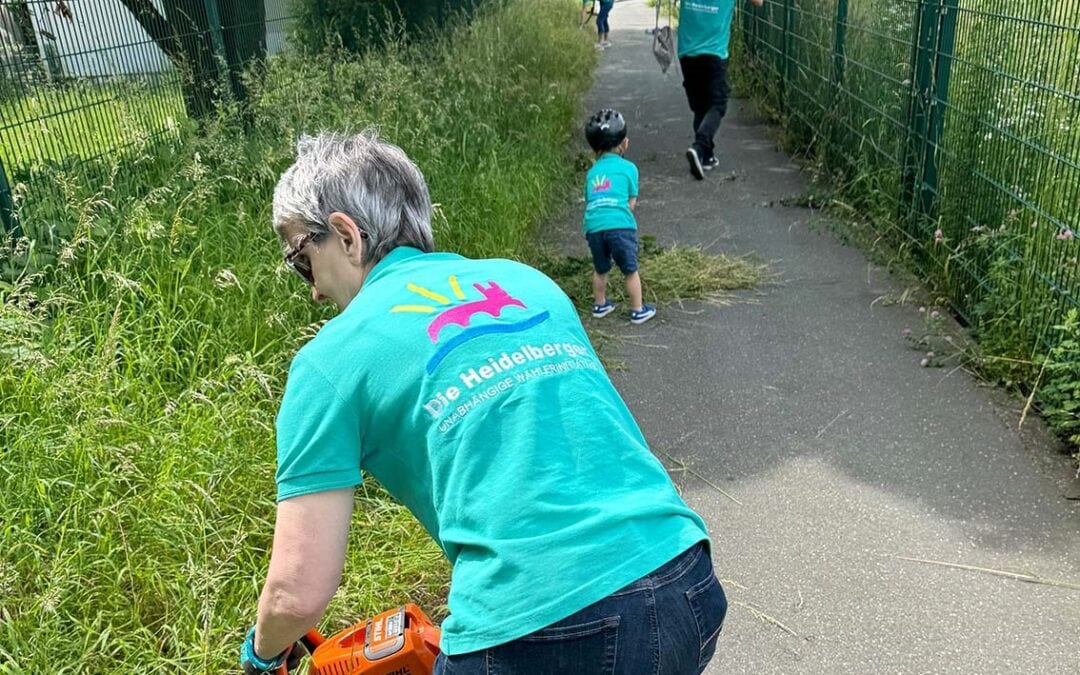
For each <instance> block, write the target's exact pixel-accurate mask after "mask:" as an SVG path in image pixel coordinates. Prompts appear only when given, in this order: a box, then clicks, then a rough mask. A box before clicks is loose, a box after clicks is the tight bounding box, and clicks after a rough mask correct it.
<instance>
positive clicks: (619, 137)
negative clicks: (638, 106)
mask: <svg viewBox="0 0 1080 675" xmlns="http://www.w3.org/2000/svg"><path fill="white" fill-rule="evenodd" d="M624 138H626V120H625V119H623V116H622V114H620V113H619V111H618V110H612V109H610V108H604V109H603V110H601V111H600V112H598V113H596V114H595V115H593V116H592V117H590V118H589V121H588V122H586V123H585V139H586V140H587V141H589V146H590V147H591V148H592V149H593V150H594V151H595V152H604V151H605V150H611V149H612V148H617V147H618V146H619V144H620V143H622V142H623V139H624Z"/></svg>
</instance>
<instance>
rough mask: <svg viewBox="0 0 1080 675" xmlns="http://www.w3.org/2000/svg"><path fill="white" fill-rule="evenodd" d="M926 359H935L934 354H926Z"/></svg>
mask: <svg viewBox="0 0 1080 675" xmlns="http://www.w3.org/2000/svg"><path fill="white" fill-rule="evenodd" d="M926 358H928V359H932V358H934V352H926Z"/></svg>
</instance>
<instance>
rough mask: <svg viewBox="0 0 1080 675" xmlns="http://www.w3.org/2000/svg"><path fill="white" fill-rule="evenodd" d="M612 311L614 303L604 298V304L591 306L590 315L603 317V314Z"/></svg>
mask: <svg viewBox="0 0 1080 675" xmlns="http://www.w3.org/2000/svg"><path fill="white" fill-rule="evenodd" d="M614 311H615V303H614V302H612V301H610V300H606V299H605V300H604V304H602V305H593V306H592V315H593V318H595V319H603V318H604V317H605V316H607V315H608V314H611V313H612V312H614Z"/></svg>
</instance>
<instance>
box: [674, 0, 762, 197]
mask: <svg viewBox="0 0 1080 675" xmlns="http://www.w3.org/2000/svg"><path fill="white" fill-rule="evenodd" d="M747 1H748V2H749V3H750V4H752V5H754V6H755V7H761V6H762V4H764V2H765V0H747ZM679 7H680V9H679V65H680V66H682V72H683V88H685V89H686V99H687V101H688V102H689V103H690V110H691V111H693V113H694V142H693V143H692V144H691V145H690V148H689V149H688V150H687V151H686V159H687V161H689V162H690V173H691V174H693V176H694V178H697V179H698V180H704V179H705V172H706V171H711V170H712V169H714V168H716V166H717V165H719V164H720V160H718V159H717V158H716V154H715V152H714V149H715V145H714V143H713V138H714V137H715V136H716V131H717V130H718V129H719V128H720V120H722V119H723V118H724V114H725V113H726V112H727V101H728V95H729V94H730V93H731V87H730V85H729V84H728V43H729V42H730V41H731V20H732V17H733V16H734V14H735V0H683V2H682V3H681V4H680V6H679Z"/></svg>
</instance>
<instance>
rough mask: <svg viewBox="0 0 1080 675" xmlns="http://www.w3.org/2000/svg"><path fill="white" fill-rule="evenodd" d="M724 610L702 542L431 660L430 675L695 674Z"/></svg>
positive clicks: (724, 600) (717, 631) (712, 643)
mask: <svg viewBox="0 0 1080 675" xmlns="http://www.w3.org/2000/svg"><path fill="white" fill-rule="evenodd" d="M726 613H727V598H726V597H725V596H724V589H723V588H722V587H721V586H720V581H719V580H718V579H717V578H716V574H715V573H714V572H713V566H712V560H711V559H710V558H709V550H708V547H707V546H706V545H705V543H704V542H702V543H699V544H695V545H694V546H692V547H691V548H690V549H688V550H687V551H685V552H684V553H682V554H680V555H678V556H676V557H675V558H674V559H672V560H671V561H670V562H668V563H666V564H664V565H663V566H661V567H660V568H659V569H657V570H656V571H654V572H652V573H651V574H648V575H646V576H644V577H642V578H640V579H638V580H637V581H635V582H633V583H632V584H630V585H629V586H626V587H625V588H623V589H621V590H619V591H616V592H615V593H613V594H611V595H609V596H608V597H606V598H604V599H603V600H601V601H600V602H597V603H595V604H593V605H589V606H588V607H586V608H585V609H583V610H581V611H579V612H576V613H574V614H571V615H570V616H568V617H566V618H565V619H563V620H562V621H557V622H555V623H553V624H551V625H550V626H548V627H547V628H543V629H541V630H539V631H537V632H535V633H532V634H530V635H526V636H525V637H522V638H519V639H517V640H514V641H513V642H508V643H506V644H502V645H499V646H498V647H492V648H491V649H485V650H481V651H478V652H471V653H469V654H459V655H457V656H449V657H448V656H446V655H445V654H440V655H439V658H438V659H437V660H436V661H435V671H434V675H494V674H496V673H498V674H499V675H564V674H565V675H645V674H646V673H648V674H651V675H691V674H695V675H700V673H701V672H703V671H704V670H705V665H706V664H708V662H709V660H710V659H711V658H712V656H713V652H715V651H716V640H717V638H718V637H719V636H720V627H721V625H722V624H723V622H724V615H725V614H726Z"/></svg>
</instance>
